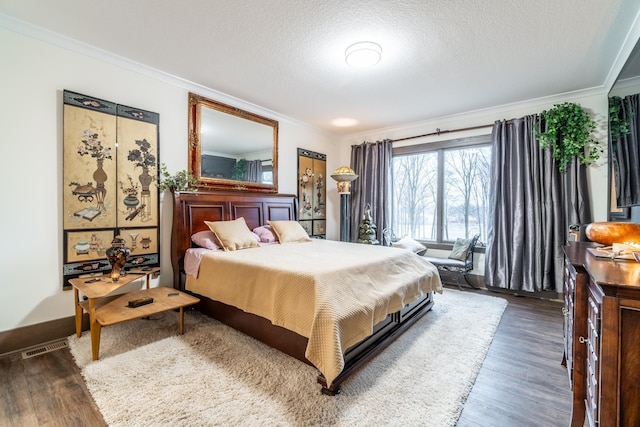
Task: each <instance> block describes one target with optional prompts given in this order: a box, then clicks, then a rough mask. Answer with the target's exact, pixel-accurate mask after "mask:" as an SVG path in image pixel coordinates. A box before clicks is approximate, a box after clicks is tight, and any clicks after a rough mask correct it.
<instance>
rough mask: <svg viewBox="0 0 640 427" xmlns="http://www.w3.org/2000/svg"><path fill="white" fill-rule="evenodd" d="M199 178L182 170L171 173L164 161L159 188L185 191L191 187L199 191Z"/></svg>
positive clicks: (161, 189)
mask: <svg viewBox="0 0 640 427" xmlns="http://www.w3.org/2000/svg"><path fill="white" fill-rule="evenodd" d="M197 184H198V180H197V179H196V177H195V176H193V175H192V174H191V173H189V172H187V171H185V170H181V171H178V172H176V173H175V175H171V174H170V173H169V170H168V169H167V165H165V164H164V163H163V164H162V165H161V166H160V181H159V183H158V188H159V189H160V191H166V190H169V191H171V192H173V191H184V190H187V189H190V190H191V191H197V188H196V186H197Z"/></svg>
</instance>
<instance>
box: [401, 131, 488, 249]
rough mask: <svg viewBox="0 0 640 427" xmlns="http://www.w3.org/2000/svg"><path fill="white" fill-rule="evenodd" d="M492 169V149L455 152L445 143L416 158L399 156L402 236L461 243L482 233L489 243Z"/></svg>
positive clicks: (484, 146) (483, 147)
mask: <svg viewBox="0 0 640 427" xmlns="http://www.w3.org/2000/svg"><path fill="white" fill-rule="evenodd" d="M439 159H441V160H439ZM439 162H442V164H440V163H439ZM490 165H491V146H490V145H489V144H481V145H477V143H476V145H472V144H466V145H465V144H462V145H461V144H458V145H457V146H455V147H452V148H449V147H447V146H446V145H444V144H441V145H440V146H438V147H437V148H435V149H433V150H428V149H425V148H424V146H423V147H421V150H420V151H417V152H415V153H403V154H402V155H397V156H394V159H393V168H394V169H393V178H394V185H393V190H394V205H393V231H394V232H395V234H396V236H397V237H403V236H411V237H413V238H415V239H422V240H431V241H455V240H456V239H457V238H470V237H471V236H473V235H474V234H476V233H480V240H484V239H486V236H487V230H488V220H489V219H488V206H489V188H490V178H491V177H490ZM439 177H442V178H441V179H439ZM439 182H441V183H442V188H438V183H439ZM439 213H440V214H441V215H442V218H438V214H439ZM438 227H440V230H438Z"/></svg>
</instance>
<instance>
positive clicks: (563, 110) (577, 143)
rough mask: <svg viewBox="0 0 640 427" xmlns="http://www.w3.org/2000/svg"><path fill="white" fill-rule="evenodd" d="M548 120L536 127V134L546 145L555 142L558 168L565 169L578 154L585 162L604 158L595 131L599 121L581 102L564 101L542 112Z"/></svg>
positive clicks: (543, 145) (555, 157)
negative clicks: (592, 117)
mask: <svg viewBox="0 0 640 427" xmlns="http://www.w3.org/2000/svg"><path fill="white" fill-rule="evenodd" d="M540 117H541V119H542V120H543V121H544V123H543V126H544V127H545V131H544V132H543V131H542V130H541V128H542V126H538V127H537V128H536V138H538V140H539V142H540V146H541V147H542V148H547V147H548V146H551V147H552V149H553V158H554V159H556V162H557V163H558V170H559V171H560V172H564V171H565V170H566V169H567V165H568V164H569V162H571V160H572V159H573V158H574V157H577V158H578V159H579V160H580V162H582V163H583V164H585V165H590V164H593V163H594V162H595V161H596V160H598V159H599V158H600V153H601V152H602V148H601V147H600V143H599V142H598V141H597V140H595V139H593V137H592V136H591V133H592V132H593V131H594V130H595V128H596V123H595V121H594V120H592V119H591V117H590V116H589V114H587V112H586V111H585V110H584V109H583V108H582V107H581V106H580V105H578V104H574V103H572V102H563V103H561V104H556V105H554V106H553V108H551V109H549V110H545V111H543V112H542V113H541V114H540Z"/></svg>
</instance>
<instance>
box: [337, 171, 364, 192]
mask: <svg viewBox="0 0 640 427" xmlns="http://www.w3.org/2000/svg"><path fill="white" fill-rule="evenodd" d="M357 177H358V175H356V173H355V172H354V171H353V169H351V168H350V167H348V166H340V167H339V168H338V169H336V170H335V171H333V173H332V174H331V178H333V179H335V180H336V181H337V182H338V193H340V194H344V193H347V194H348V193H350V192H351V181H353V180H354V179H356V178H357Z"/></svg>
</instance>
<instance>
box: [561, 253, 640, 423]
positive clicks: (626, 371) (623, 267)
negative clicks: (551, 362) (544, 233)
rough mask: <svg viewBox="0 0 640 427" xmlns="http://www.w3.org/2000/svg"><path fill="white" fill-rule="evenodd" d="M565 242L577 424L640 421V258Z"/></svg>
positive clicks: (568, 354)
mask: <svg viewBox="0 0 640 427" xmlns="http://www.w3.org/2000/svg"><path fill="white" fill-rule="evenodd" d="M595 246H597V245H595V244H593V243H584V242H583V243H580V242H571V243H570V244H569V245H568V246H565V271H564V276H565V279H564V280H565V289H564V300H565V306H564V308H563V311H564V314H565V324H564V338H565V361H566V366H567V371H568V374H569V380H570V383H571V386H572V390H573V412H572V420H571V425H572V426H580V427H581V426H583V425H584V423H585V417H586V420H587V425H590V426H599V427H609V426H612V427H615V426H622V427H626V426H629V427H631V426H634V427H637V426H640V263H637V262H634V261H612V260H609V259H605V258H596V257H595V256H593V255H592V254H591V253H590V252H589V251H588V248H589V247H595Z"/></svg>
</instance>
